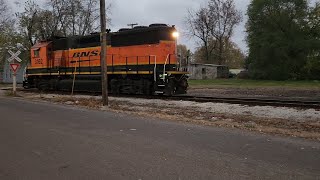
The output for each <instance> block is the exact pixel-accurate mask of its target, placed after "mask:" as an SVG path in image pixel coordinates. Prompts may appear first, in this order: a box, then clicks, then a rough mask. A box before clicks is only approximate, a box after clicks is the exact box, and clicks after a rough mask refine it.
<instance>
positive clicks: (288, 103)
mask: <svg viewBox="0 0 320 180" xmlns="http://www.w3.org/2000/svg"><path fill="white" fill-rule="evenodd" d="M170 99H174V100H184V101H196V102H216V103H230V104H245V105H259V106H276V107H297V108H314V109H320V101H310V100H287V99H269V98H268V99H267V98H238V97H206V96H188V95H186V96H173V97H170Z"/></svg>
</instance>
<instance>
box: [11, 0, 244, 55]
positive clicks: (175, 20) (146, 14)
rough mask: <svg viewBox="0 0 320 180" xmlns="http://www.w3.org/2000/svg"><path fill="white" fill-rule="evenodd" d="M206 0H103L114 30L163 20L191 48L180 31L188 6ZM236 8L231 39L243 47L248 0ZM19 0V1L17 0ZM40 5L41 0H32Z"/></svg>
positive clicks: (192, 44) (240, 1) (193, 44)
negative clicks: (237, 21)
mask: <svg viewBox="0 0 320 180" xmlns="http://www.w3.org/2000/svg"><path fill="white" fill-rule="evenodd" d="M7 1H9V2H10V3H11V5H12V9H13V10H14V11H16V10H18V11H19V9H20V10H23V7H22V6H21V5H23V3H21V4H20V7H19V6H18V7H17V5H16V4H14V3H13V2H14V0H7ZM207 1H208V0H106V3H107V4H109V3H111V4H112V8H111V11H112V12H111V14H110V16H111V21H112V22H111V26H110V27H108V29H111V30H112V31H117V30H118V29H119V28H124V27H127V24H130V23H138V24H139V25H149V24H152V23H164V24H170V25H176V27H177V29H178V31H180V32H181V33H180V34H181V35H182V36H180V38H179V40H178V43H179V44H185V45H187V47H188V48H189V49H191V50H192V51H194V50H195V48H196V47H197V44H196V41H195V39H189V38H188V37H186V36H183V34H184V33H183V32H185V31H187V26H186V25H185V24H184V21H185V18H186V16H187V11H188V9H193V10H197V9H199V8H200V6H205V5H206V4H207ZM234 1H235V4H236V8H237V9H238V10H240V11H241V12H242V14H243V17H244V18H243V22H242V23H241V24H240V25H238V26H237V27H236V30H235V32H234V35H233V37H232V40H233V41H234V42H235V43H236V44H238V46H239V47H240V48H241V49H242V50H243V51H246V50H247V47H246V43H245V32H244V31H245V28H244V24H245V22H246V20H247V17H246V16H245V14H246V10H247V6H248V5H249V3H250V0H234ZM18 2H21V1H18ZM35 2H39V5H40V6H43V2H44V0H35Z"/></svg>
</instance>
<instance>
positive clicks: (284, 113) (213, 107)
mask: <svg viewBox="0 0 320 180" xmlns="http://www.w3.org/2000/svg"><path fill="white" fill-rule="evenodd" d="M191 93H192V91H191ZM1 94H2V96H5V95H7V94H8V93H7V92H6V91H3V90H2V91H1V90H0V95H1ZM18 94H19V96H20V98H24V99H27V100H32V101H49V102H52V103H59V104H64V105H71V106H81V107H86V108H92V109H100V110H103V111H114V112H118V113H127V114H135V115H138V116H143V117H153V118H155V117H156V118H158V119H162V120H169V121H178V122H181V123H193V124H198V125H204V126H214V127H226V128H235V129H243V130H245V131H255V132H258V133H262V134H274V135H281V136H292V137H301V138H307V139H313V140H317V141H320V111H319V110H316V109H297V108H286V107H271V106H246V105H238V104H227V103H198V102H190V101H165V100H146V99H136V98H123V97H109V102H110V106H109V107H108V108H105V107H103V106H102V105H101V97H100V96H86V95H76V96H72V97H71V96H69V95H56V94H39V93H29V92H19V93H18Z"/></svg>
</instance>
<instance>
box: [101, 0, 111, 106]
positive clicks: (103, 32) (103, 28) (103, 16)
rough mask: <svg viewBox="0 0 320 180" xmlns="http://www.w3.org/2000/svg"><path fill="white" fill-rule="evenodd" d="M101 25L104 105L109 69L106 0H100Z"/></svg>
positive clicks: (105, 102) (104, 102)
mask: <svg viewBox="0 0 320 180" xmlns="http://www.w3.org/2000/svg"><path fill="white" fill-rule="evenodd" d="M100 25H101V34H100V42H101V55H100V65H101V83H102V84H101V87H102V104H103V106H108V104H109V103H108V76H107V74H108V70H107V58H106V56H107V34H106V29H107V27H106V2H105V0H100Z"/></svg>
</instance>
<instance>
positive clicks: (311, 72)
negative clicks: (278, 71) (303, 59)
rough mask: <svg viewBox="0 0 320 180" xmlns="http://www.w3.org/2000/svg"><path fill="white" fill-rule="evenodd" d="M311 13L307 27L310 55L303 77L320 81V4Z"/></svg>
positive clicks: (312, 8) (311, 9)
mask: <svg viewBox="0 0 320 180" xmlns="http://www.w3.org/2000/svg"><path fill="white" fill-rule="evenodd" d="M309 11H310V12H309V16H308V24H307V26H306V27H305V28H306V31H307V32H308V35H309V37H308V38H309V39H310V41H309V42H310V43H309V44H308V46H309V47H308V49H309V54H308V58H307V63H306V65H305V67H304V68H303V70H304V74H303V76H302V77H303V78H305V79H320V3H319V2H318V3H316V5H315V6H314V7H311V8H310V10H309Z"/></svg>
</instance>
